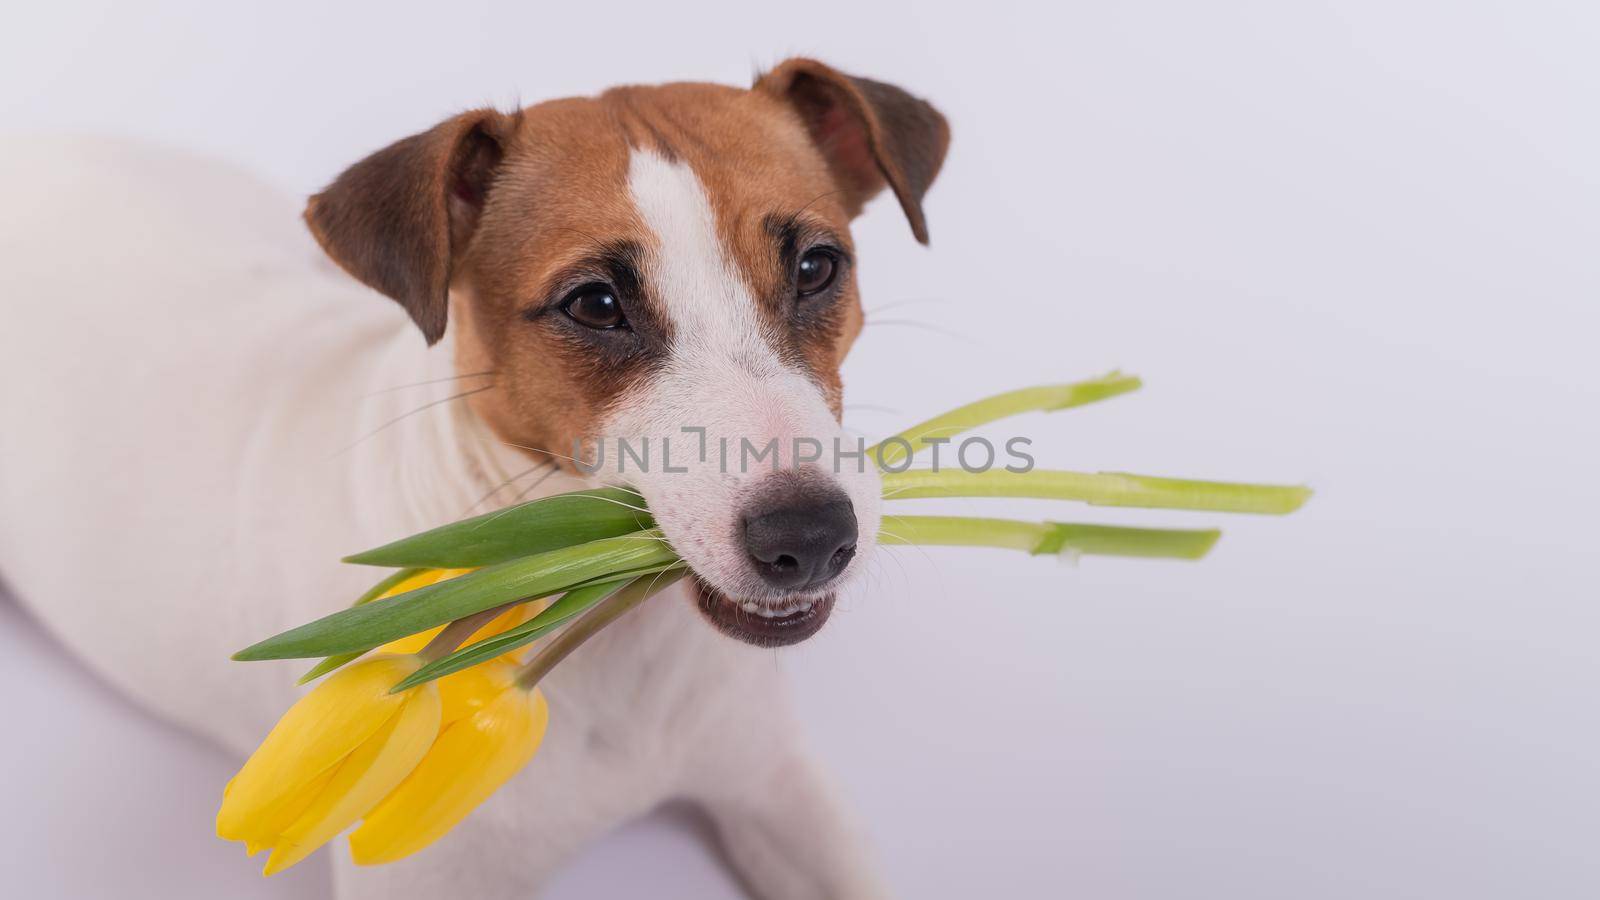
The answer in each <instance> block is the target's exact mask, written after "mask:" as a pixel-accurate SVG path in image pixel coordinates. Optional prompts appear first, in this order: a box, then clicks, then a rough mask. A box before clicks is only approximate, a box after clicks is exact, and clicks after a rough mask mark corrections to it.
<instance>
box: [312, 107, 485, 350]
mask: <svg viewBox="0 0 1600 900" xmlns="http://www.w3.org/2000/svg"><path fill="white" fill-rule="evenodd" d="M513 121H514V117H512V116H508V115H505V114H503V113H498V112H495V111H493V110H475V111H473V112H468V113H463V114H462V115H459V116H456V117H455V118H452V119H447V120H445V121H444V122H441V123H440V124H439V125H436V126H434V127H433V128H431V129H429V130H428V131H424V132H422V133H421V134H414V135H412V136H411V137H408V138H405V139H403V140H400V141H396V142H395V143H393V144H390V145H389V146H387V147H385V148H383V149H382V150H379V151H378V152H376V153H374V154H372V155H371V156H369V157H367V158H366V159H363V160H362V161H360V162H358V163H356V164H355V165H353V166H351V167H350V168H348V169H346V170H345V171H344V174H342V175H340V176H339V177H338V178H337V179H335V180H334V182H333V184H330V185H328V187H327V189H326V190H324V191H323V192H322V193H320V194H317V195H316V196H314V197H312V198H311V200H310V202H309V203H307V204H306V213H305V219H306V224H307V225H308V226H310V228H311V233H312V234H314V235H316V238H317V242H318V243H320V244H321V245H322V249H323V250H325V251H327V254H328V255H329V256H331V257H333V260H334V261H335V262H337V263H338V264H339V265H340V266H342V267H343V268H344V270H345V271H346V272H349V273H350V274H351V275H354V276H355V277H356V278H357V279H359V280H360V281H361V282H362V283H364V284H366V285H367V286H368V287H371V288H373V289H374V290H377V291H380V292H382V293H384V294H387V295H388V296H390V297H393V298H394V299H395V300H397V301H399V303H400V305H401V306H403V307H405V309H406V312H408V313H410V314H411V318H412V320H414V321H415V322H416V323H417V327H418V328H420V329H422V335H423V337H425V338H427V341H428V343H429V344H433V343H436V342H437V341H438V340H439V338H441V337H443V336H444V330H445V323H446V320H447V319H448V318H449V307H450V302H449V291H450V277H451V267H452V261H454V260H459V259H460V258H461V254H462V252H463V251H464V250H465V249H466V246H467V242H468V241H469V240H470V239H471V238H472V232H473V229H474V228H475V227H476V225H477V222H478V216H479V214H480V213H481V212H482V210H483V203H484V200H485V199H486V198H487V197H488V194H489V189H490V187H491V185H492V184H493V181H494V176H495V170H496V168H497V167H498V166H499V165H500V161H501V159H503V158H504V156H505V148H506V142H507V141H508V140H509V139H510V137H511V134H512V129H513Z"/></svg>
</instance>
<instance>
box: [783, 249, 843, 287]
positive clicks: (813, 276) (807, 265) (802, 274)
mask: <svg viewBox="0 0 1600 900" xmlns="http://www.w3.org/2000/svg"><path fill="white" fill-rule="evenodd" d="M838 271H839V260H838V258H837V257H835V256H834V255H833V253H831V252H830V251H827V250H821V249H818V250H812V251H809V252H808V253H806V255H805V256H802V257H800V265H799V266H798V267H797V268H796V270H795V275H794V287H795V292H796V293H798V294H799V295H800V296H802V297H809V296H811V295H813V294H818V293H821V292H822V290H823V289H824V288H826V287H827V286H828V285H830V284H833V276H834V275H835V274H836V273H837V272H838Z"/></svg>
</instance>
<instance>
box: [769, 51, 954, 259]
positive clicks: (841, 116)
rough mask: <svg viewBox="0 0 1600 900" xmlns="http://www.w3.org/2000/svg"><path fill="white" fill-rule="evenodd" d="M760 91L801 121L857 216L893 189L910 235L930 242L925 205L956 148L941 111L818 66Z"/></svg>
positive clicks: (808, 62)
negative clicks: (885, 190)
mask: <svg viewBox="0 0 1600 900" xmlns="http://www.w3.org/2000/svg"><path fill="white" fill-rule="evenodd" d="M755 89H756V90H758V91H765V92H767V93H770V94H773V95H775V96H777V97H779V98H781V99H783V100H785V101H787V102H788V103H789V104H791V105H792V106H793V107H794V108H795V110H796V111H797V112H798V113H799V114H800V118H801V119H802V120H803V121H804V122H805V124H806V128H808V129H809V130H810V131H811V140H812V141H813V142H814V143H815V144H816V145H817V149H819V150H821V151H822V155H823V158H825V159H826V160H827V161H828V166H829V168H831V169H832V170H833V177H834V180H835V181H836V182H837V183H838V185H839V188H840V189H841V191H843V194H844V200H845V207H846V208H847V209H848V210H849V211H850V214H851V215H855V214H856V213H859V212H860V211H861V207H862V206H863V205H864V204H865V203H866V202H867V201H868V200H870V199H871V198H872V197H873V196H874V195H875V194H877V193H878V192H879V191H881V190H883V186H884V184H885V183H887V184H888V185H889V187H890V188H891V189H892V190H893V191H894V195H895V197H896V198H898V199H899V201H900V208H901V209H903V210H905V213H906V218H907V219H909V220H910V222H911V233H912V234H914V235H916V237H917V240H919V241H921V242H922V243H924V244H926V243H927V242H928V223H927V221H926V219H925V218H924V217H923V215H922V197H923V195H924V194H926V193H927V191H928V187H929V186H930V185H932V184H933V179H934V176H936V175H938V174H939V166H940V165H942V164H943V163H944V154H945V150H946V149H948V148H949V146H950V126H949V124H947V123H946V122H945V120H944V116H942V115H940V114H939V111H938V110H936V109H934V108H933V107H932V106H929V105H928V104H927V103H925V102H923V101H922V100H918V99H917V98H916V97H913V96H911V95H910V94H908V93H906V92H905V91H903V90H901V89H899V88H897V87H895V86H894V85H892V84H884V83H883V82H881V81H873V80H871V79H870V78H855V77H852V76H850V75H845V74H844V73H842V72H837V71H835V70H834V69H832V68H830V67H829V66H825V65H823V64H822V63H819V62H817V61H816V60H813V59H800V58H796V59H791V60H787V61H786V62H784V63H782V64H780V65H779V66H778V67H777V68H775V69H773V70H772V71H771V72H768V73H766V74H765V75H762V76H760V77H759V78H757V79H756V84H755Z"/></svg>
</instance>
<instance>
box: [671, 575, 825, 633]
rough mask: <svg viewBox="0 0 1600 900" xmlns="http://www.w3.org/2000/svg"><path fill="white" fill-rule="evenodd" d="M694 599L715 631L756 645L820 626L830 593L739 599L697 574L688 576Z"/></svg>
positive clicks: (808, 631) (818, 629)
mask: <svg viewBox="0 0 1600 900" xmlns="http://www.w3.org/2000/svg"><path fill="white" fill-rule="evenodd" d="M689 584H690V590H692V591H693V592H694V595H695V602H696V603H697V604H698V605H699V606H700V611H701V612H702V613H705V616H706V618H707V619H710V620H711V624H713V625H715V626H716V627H717V630H718V631H721V632H722V633H723V634H726V635H728V636H729V637H732V638H737V639H738V640H741V641H744V642H745V643H747V644H754V645H755V646H757V647H787V646H789V645H791V644H798V643H800V642H801V641H803V640H805V639H806V638H808V637H811V636H812V635H814V634H816V633H817V632H818V631H821V630H822V626H823V625H825V624H826V623H827V621H828V616H829V615H830V614H831V613H832V612H833V602H834V599H835V597H834V595H833V594H827V595H824V596H822V597H818V598H813V599H794V600H783V601H777V602H764V601H754V600H746V601H739V600H735V599H733V598H732V597H729V596H728V595H727V594H724V593H722V592H721V591H719V590H717V589H716V588H714V587H712V586H711V585H709V584H706V583H705V582H704V581H701V580H700V579H699V578H698V577H693V578H690V579H689Z"/></svg>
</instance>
